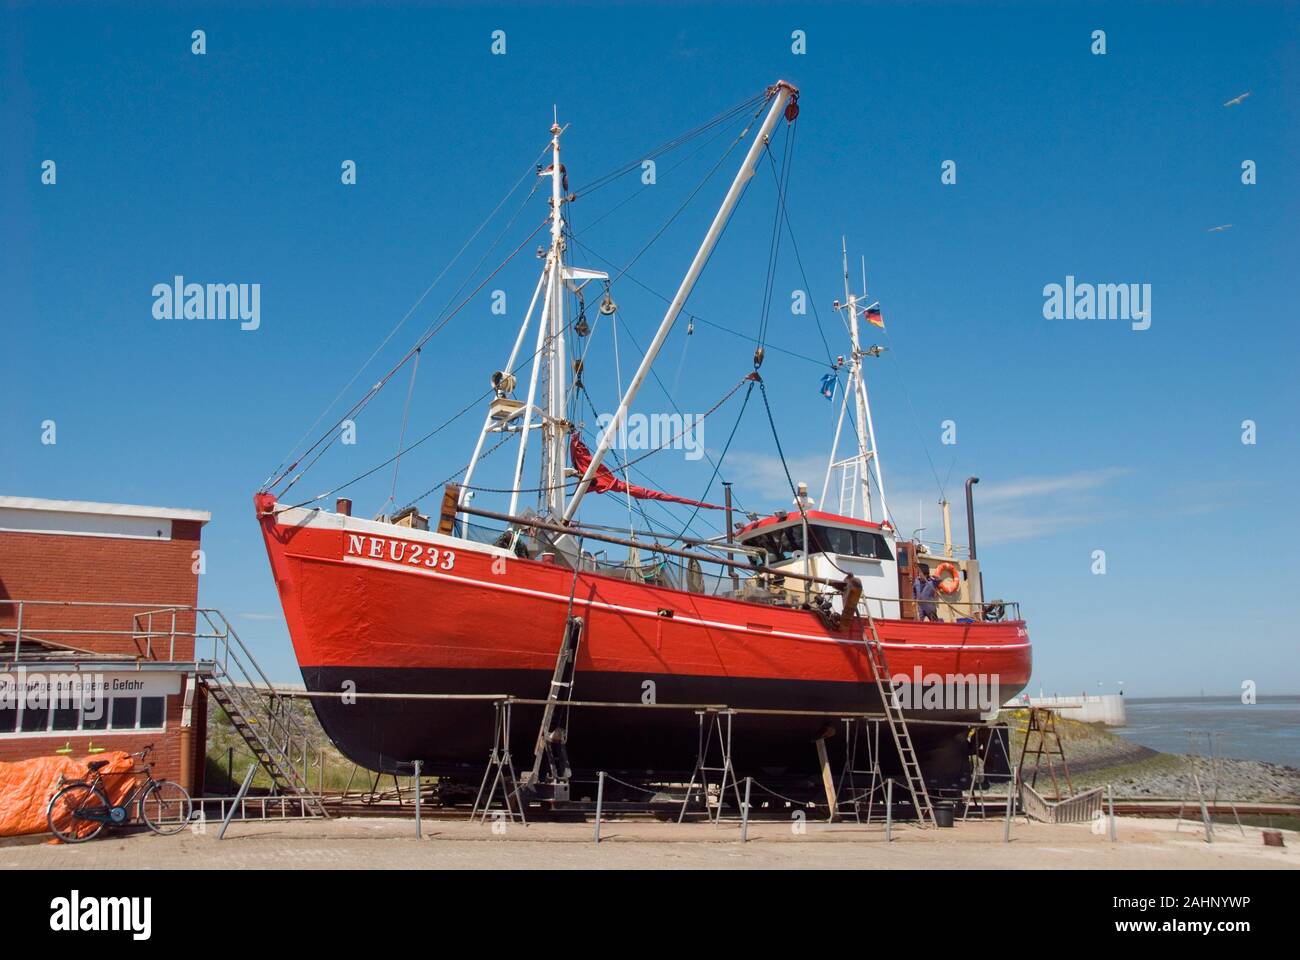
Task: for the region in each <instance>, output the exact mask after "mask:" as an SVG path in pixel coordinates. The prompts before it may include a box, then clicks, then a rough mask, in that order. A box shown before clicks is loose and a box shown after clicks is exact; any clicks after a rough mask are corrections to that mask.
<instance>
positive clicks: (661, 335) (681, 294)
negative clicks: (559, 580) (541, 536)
mask: <svg viewBox="0 0 1300 960" xmlns="http://www.w3.org/2000/svg"><path fill="white" fill-rule="evenodd" d="M772 90H773V91H774V92H773V95H772V106H771V108H770V109H769V110H768V111H767V116H766V117H765V118H764V119H763V125H762V126H761V127H760V128H759V131H758V133H757V135H755V137H754V142H753V143H751V144H750V145H749V152H748V153H746V154H745V159H744V162H742V163H741V165H740V169H739V170H737V171H736V177H735V179H734V180H732V182H731V188H730V189H729V190H728V191H727V195H726V197H725V198H723V201H722V206H721V207H719V208H718V212H717V213H716V214H715V215H714V217H713V223H712V224H710V226H709V231H708V233H706V234H705V235H704V240H703V241H702V242H701V243H700V248H699V250H697V251H696V253H695V259H693V260H692V261H691V265H690V268H689V269H688V270H687V271H686V276H684V277H683V278H682V282H681V285H680V286H679V287H678V288H677V294H676V296H674V297H673V299H672V303H670V304H669V305H668V310H667V311H666V312H665V313H664V318H663V320H662V321H661V322H660V324H659V329H658V330H657V331H656V332H655V335H654V339H653V340H651V341H650V346H649V347H648V348H647V349H646V352H645V356H644V357H642V358H641V365H640V366H639V367H637V371H636V374H635V375H634V376H633V377H632V382H631V383H629V384H628V387H627V392H626V393H624V394H623V399H622V400H621V401H619V405H618V410H617V412H616V413H615V414H614V419H612V420H611V421H610V422H609V423H608V424H607V425H606V427H605V431H604V433H602V434H601V435H600V443H599V444H597V446H596V452H595V453H593V454H592V455H591V463H589V464H587V469H586V471H584V472H583V475H582V480H581V481H579V483H578V489H577V490H575V491H574V492H573V498H572V499H571V500H570V501H569V505H568V506H567V507H565V509H564V522H565V523H568V522H569V521H570V520H572V519H573V515H574V514H575V513H577V512H578V504H579V503H581V502H582V498H583V497H584V496H586V493H587V490H588V489H589V488H590V487H591V482H592V480H593V479H594V478H595V476H596V471H597V470H599V469H600V465H601V462H602V461H603V460H604V459H605V454H607V453H609V448H610V447H611V446H613V444H614V438H615V437H616V436H618V431H619V428H620V427H621V426H622V424H623V421H624V419H625V418H626V417H627V411H628V408H629V407H630V406H631V405H632V401H633V400H634V399H635V398H636V395H637V391H638V390H640V389H641V384H642V382H643V381H644V380H645V378H646V377H647V376H648V375H649V373H650V367H651V365H652V364H653V363H654V362H655V358H656V357H657V356H658V355H659V350H660V348H661V347H662V346H663V345H664V341H665V340H666V339H668V334H669V332H670V331H671V330H672V327H673V322H674V321H675V320H676V319H677V315H678V314H679V313H680V312H681V309H682V307H683V306H684V305H685V304H686V299H687V298H688V297H689V296H690V295H691V290H692V289H693V288H694V287H695V281H696V280H698V279H699V276H700V272H701V271H702V270H703V269H704V264H705V263H707V262H708V259H709V255H710V254H711V253H713V248H714V246H715V245H716V244H717V242H718V237H720V236H721V235H722V230H723V228H724V227H725V226H726V225H727V220H729V219H730V217H731V213H732V211H733V210H734V209H735V208H736V203H737V202H738V201H739V200H740V195H741V194H742V193H744V191H745V185H746V184H747V183H749V180H750V178H751V177H753V175H754V166H755V164H757V163H758V160H759V157H760V156H761V155H762V153H763V150H764V149H766V147H767V143H768V139H769V137H770V136H771V133H772V130H773V128H774V127H775V126H776V123H777V121H778V120H779V119H780V118H781V113H782V112H783V111H784V110H785V107H786V104H787V103H789V102H790V98H791V97H794V96H797V95H798V93H799V91H798V90H796V89H795V88H794V87H793V86H791V85H790V84H789V83H786V82H785V81H784V80H778V81H777V82H776V84H775V86H774V87H773V88H772ZM557 162H558V159H557Z"/></svg>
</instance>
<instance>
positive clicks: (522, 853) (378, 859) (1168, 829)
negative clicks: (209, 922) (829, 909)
mask: <svg viewBox="0 0 1300 960" xmlns="http://www.w3.org/2000/svg"><path fill="white" fill-rule="evenodd" d="M592 830H593V828H592V824H590V823H587V824H581V823H578V824H556V823H551V824H531V825H528V826H523V825H520V824H497V825H496V826H495V829H494V826H493V824H491V823H489V824H486V825H484V824H479V823H467V822H465V821H463V820H459V821H436V820H430V819H428V818H426V819H425V821H424V838H423V839H422V840H416V839H415V825H414V822H413V821H411V820H397V819H377V818H370V819H346V820H331V821H328V822H321V821H281V822H270V823H262V822H250V823H242V824H241V823H236V824H232V825H231V827H230V829H229V831H228V832H227V834H226V839H225V840H218V839H217V837H216V832H217V826H216V825H209V826H208V828H207V829H206V830H205V831H202V832H192V831H187V832H185V833H182V834H180V835H178V836H174V837H158V836H153V835H152V834H148V833H125V834H109V833H105V835H103V836H101V837H100V838H98V839H95V840H92V841H90V842H88V843H84V844H77V845H71V846H65V845H62V844H58V843H54V842H51V841H49V840H48V838H36V837H31V838H20V839H18V840H7V841H0V870H14V869H19V870H24V869H25V870H34V869H43V868H62V869H95V868H98V867H113V868H123V867H125V868H142V869H148V868H156V867H167V868H193V869H203V870H249V869H258V868H291V869H298V870H302V869H340V868H342V869H352V868H360V869H369V868H384V867H400V868H413V867H414V868H434V869H447V870H451V869H502V868H517V869H533V868H551V869H554V868H647V869H663V868H688V869H697V868H698V869H716V868H723V869H766V868H793V869H844V868H849V869H853V868H866V869H880V868H889V867H906V868H924V869H960V868H966V867H971V868H992V869H1007V868H1015V867H1032V868H1059V869H1071V870H1078V869H1100V870H1109V869H1116V868H1119V869H1124V868H1136V869H1143V868H1150V869H1187V868H1201V869H1206V868H1208V869H1242V868H1248V869H1287V868H1293V869H1294V868H1295V867H1296V866H1297V865H1298V863H1297V861H1298V860H1300V833H1296V832H1284V833H1283V836H1284V837H1285V839H1286V843H1287V846H1286V847H1285V848H1281V849H1278V848H1274V847H1265V846H1264V844H1263V841H1262V839H1261V836H1260V831H1259V830H1258V829H1256V828H1252V827H1247V828H1246V836H1245V837H1243V836H1241V834H1240V833H1239V832H1238V831H1237V829H1236V827H1235V826H1234V827H1232V828H1228V827H1226V826H1220V827H1219V828H1218V829H1217V830H1216V834H1215V842H1214V843H1212V844H1207V843H1205V841H1204V839H1203V835H1202V833H1201V831H1200V830H1199V829H1195V828H1192V827H1189V826H1188V825H1187V824H1186V823H1184V824H1183V826H1182V828H1181V830H1180V831H1178V832H1175V830H1174V821H1172V820H1153V819H1138V818H1124V817H1121V818H1120V819H1119V821H1118V827H1117V830H1118V842H1116V843H1111V842H1110V841H1109V839H1108V837H1107V834H1106V833H1105V832H1104V831H1103V832H1102V833H1101V834H1100V835H1096V834H1094V833H1093V832H1092V829H1091V828H1090V826H1089V825H1086V824H1071V825H1046V824H1039V823H1032V824H1031V823H1026V822H1025V820H1024V819H1023V818H1021V819H1019V820H1017V821H1016V822H1015V823H1014V824H1013V825H1012V829H1011V842H1010V843H1003V842H1002V836H1003V824H1002V822H1001V821H1000V820H999V821H987V822H976V821H971V822H968V823H958V824H957V825H956V827H955V828H953V829H950V830H936V829H929V830H921V829H918V828H916V827H913V826H906V825H905V826H899V827H895V828H894V839H893V842H891V843H886V842H885V839H884V828H883V827H882V826H877V825H873V826H870V827H863V826H857V825H853V824H836V825H827V824H824V823H809V824H807V825H806V830H805V831H804V832H803V833H797V832H795V830H794V829H793V828H792V825H791V824H787V823H772V822H766V823H752V824H750V828H749V842H748V843H746V844H741V843H740V842H739V839H740V828H739V826H738V825H737V824H722V825H720V826H713V825H711V824H707V823H704V824H682V825H678V824H675V823H656V822H644V821H629V822H623V823H619V822H613V823H605V824H603V825H602V829H601V843H600V844H599V845H597V844H595V843H593V842H592Z"/></svg>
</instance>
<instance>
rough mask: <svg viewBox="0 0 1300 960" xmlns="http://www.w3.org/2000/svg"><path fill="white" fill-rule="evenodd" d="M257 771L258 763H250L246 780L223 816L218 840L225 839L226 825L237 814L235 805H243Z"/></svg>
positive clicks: (245, 776) (228, 824) (245, 775)
mask: <svg viewBox="0 0 1300 960" xmlns="http://www.w3.org/2000/svg"><path fill="white" fill-rule="evenodd" d="M256 772H257V764H256V763H252V764H250V765H249V767H248V773H246V774H244V782H243V784H241V785H240V787H239V792H238V793H237V794H235V798H234V799H233V800H231V801H230V807H229V808H228V809H227V810H226V815H225V816H224V817H222V818H221V830H220V832H218V833H217V839H218V840H224V839H225V838H226V827H228V826H230V821H231V820H232V819H233V818H234V816H235V807H240V808H242V807H243V804H244V797H245V796H246V795H247V793H248V787H249V784H251V783H252V782H253V774H255V773H256Z"/></svg>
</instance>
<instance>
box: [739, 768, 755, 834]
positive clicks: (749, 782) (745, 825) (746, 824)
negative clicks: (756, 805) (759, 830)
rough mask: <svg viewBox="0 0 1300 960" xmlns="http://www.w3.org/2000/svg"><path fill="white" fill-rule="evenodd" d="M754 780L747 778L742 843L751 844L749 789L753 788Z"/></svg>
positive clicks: (742, 815)
mask: <svg viewBox="0 0 1300 960" xmlns="http://www.w3.org/2000/svg"><path fill="white" fill-rule="evenodd" d="M753 784H754V778H753V777H746V778H745V803H744V806H743V807H742V808H741V811H740V842H741V843H748V842H749V788H750V787H751V786H753Z"/></svg>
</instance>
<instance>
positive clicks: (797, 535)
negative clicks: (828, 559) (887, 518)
mask: <svg viewBox="0 0 1300 960" xmlns="http://www.w3.org/2000/svg"><path fill="white" fill-rule="evenodd" d="M744 542H745V545H746V546H750V547H757V548H758V549H760V550H766V551H767V552H768V555H769V556H770V557H771V562H772V563H780V562H782V561H783V560H790V559H792V558H793V557H794V556H796V555H797V554H799V553H801V552H802V551H803V548H804V545H803V527H802V526H801V525H800V524H792V525H791V526H788V527H784V528H782V529H780V530H772V531H769V532H767V533H762V534H759V535H758V536H754V537H747V538H746V539H745V541H744ZM808 551H809V552H810V553H838V554H841V555H842V556H846V557H867V558H870V559H872V560H893V559H894V553H893V551H892V550H890V549H889V541H888V540H886V539H885V538H884V536H882V535H881V534H879V533H876V532H875V531H874V530H849V529H847V528H845V527H829V526H826V525H824V524H817V523H814V524H809V525H808Z"/></svg>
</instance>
